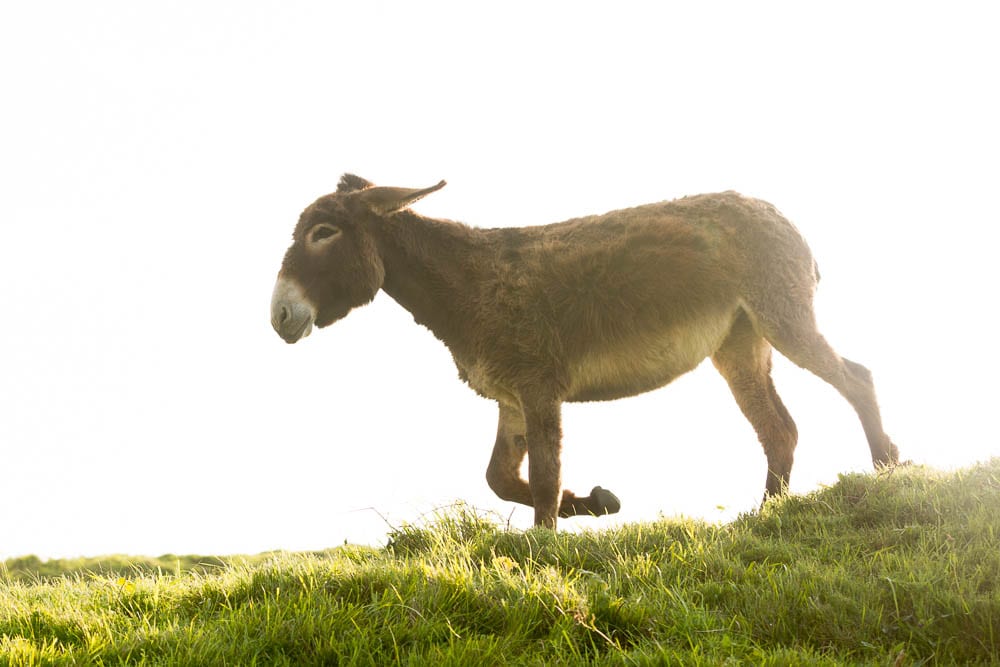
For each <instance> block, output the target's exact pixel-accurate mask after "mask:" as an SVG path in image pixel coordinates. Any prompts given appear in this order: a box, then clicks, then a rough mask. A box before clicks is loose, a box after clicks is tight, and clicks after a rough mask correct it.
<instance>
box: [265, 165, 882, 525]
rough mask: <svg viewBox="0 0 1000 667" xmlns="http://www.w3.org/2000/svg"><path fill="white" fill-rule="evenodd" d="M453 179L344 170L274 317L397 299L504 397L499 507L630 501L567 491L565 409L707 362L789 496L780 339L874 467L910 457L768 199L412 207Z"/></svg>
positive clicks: (289, 268) (305, 218) (804, 254)
mask: <svg viewBox="0 0 1000 667" xmlns="http://www.w3.org/2000/svg"><path fill="white" fill-rule="evenodd" d="M444 186H445V182H444V181H441V182H440V183H438V184H437V185H433V186H431V187H429V188H423V189H409V188H394V187H375V186H374V185H373V184H372V183H370V182H368V181H366V180H364V179H362V178H360V177H358V176H354V175H352V174H345V175H344V176H343V177H342V178H341V180H340V184H339V186H338V188H337V191H336V192H335V193H333V194H329V195H326V196H323V197H320V198H319V199H317V200H316V201H315V202H314V203H313V204H311V205H310V206H309V207H308V208H306V209H305V211H304V212H303V213H302V215H301V216H300V218H299V221H298V225H297V226H296V227H295V231H294V234H293V237H292V238H293V241H292V245H291V247H289V249H288V251H287V252H286V254H285V257H284V261H283V262H282V265H281V270H280V271H279V273H278V278H277V282H276V284H275V287H274V293H273V296H272V300H271V324H272V326H273V327H274V329H275V331H277V333H278V335H280V336H281V338H283V339H284V340H285V341H286V342H288V343H295V342H296V341H298V340H300V339H301V338H303V337H305V336H307V335H309V333H310V331H311V330H312V327H313V325H316V326H317V327H325V326H328V325H330V324H332V323H334V322H336V321H337V320H339V319H340V318H342V317H344V316H345V315H347V313H348V312H349V311H350V310H351V309H352V308H355V307H358V306H361V305H364V304H366V303H368V302H370V301H371V300H372V299H373V298H374V297H375V294H376V293H377V292H378V291H379V290H380V289H382V290H385V292H386V293H387V294H388V295H389V296H391V297H392V298H393V299H395V300H396V301H397V302H398V303H399V304H400V305H402V306H403V307H404V308H406V309H407V310H408V311H409V312H410V313H411V314H412V315H413V318H414V320H416V322H417V323H419V324H422V325H424V326H425V327H427V328H428V329H430V330H431V331H432V332H433V333H434V335H435V336H437V337H438V338H439V339H440V340H441V341H442V342H444V344H445V345H446V346H447V347H448V349H449V350H450V352H451V354H452V356H453V358H454V361H455V365H456V366H457V367H458V374H459V377H460V378H461V379H462V380H464V381H465V382H466V383H468V385H469V386H470V387H472V389H474V390H475V391H476V392H478V393H479V394H480V395H482V396H485V397H487V398H490V399H493V400H495V401H496V402H497V403H498V405H499V411H500V418H499V424H498V426H497V436H496V443H495V445H494V446H493V455H492V457H491V459H490V462H489V466H488V468H487V470H486V480H487V482H488V484H489V486H490V488H492V489H493V491H494V492H495V493H496V494H497V495H498V496H499V497H500V498H502V499H503V500H507V501H513V502H517V503H521V504H524V505H528V506H531V507H534V510H535V524H536V525H539V526H546V527H548V528H553V529H554V528H555V526H556V520H557V517H569V516H574V515H595V516H598V515H603V514H611V513H614V512H617V511H618V510H619V509H620V507H621V505H620V502H619V500H618V498H617V497H616V496H615V494H613V493H611V492H610V491H608V490H606V489H603V488H601V487H600V486H597V487H594V489H593V490H592V491H591V492H590V494H589V495H587V496H578V495H576V494H574V493H572V492H571V491H568V490H563V489H562V483H561V472H560V452H561V446H562V445H561V437H562V435H561V425H560V412H561V405H562V403H563V402H565V401H600V400H611V399H616V398H622V397H625V396H633V395H636V394H639V393H642V392H646V391H650V390H652V389H656V388H658V387H662V386H664V385H666V384H667V383H669V382H670V381H671V380H673V379H674V378H676V377H678V376H679V375H682V374H683V373H686V372H688V371H690V370H692V369H693V368H695V367H696V366H697V365H698V364H699V363H701V361H702V360H704V359H705V358H706V357H711V359H712V363H713V364H714V365H715V367H716V368H717V369H718V371H719V372H720V373H721V374H722V376H723V377H724V378H725V380H726V382H727V383H728V384H729V388H730V389H731V391H732V393H733V396H734V397H735V398H736V403H737V404H738V405H739V407H740V409H741V410H742V412H743V414H744V415H745V416H746V418H747V419H748V420H749V421H750V423H751V424H752V425H753V427H754V429H755V430H756V432H757V436H758V438H759V440H760V442H761V444H762V446H763V448H764V453H765V455H766V457H767V479H766V483H765V492H764V499H765V500H766V499H767V498H769V497H771V496H775V495H778V494H781V493H783V492H784V491H785V490H786V489H787V486H788V480H789V475H790V473H791V469H792V454H793V451H794V449H795V445H796V442H797V440H798V433H797V430H796V427H795V422H794V421H792V418H791V416H790V415H789V414H788V411H787V410H786V409H785V406H784V404H783V403H782V402H781V399H780V398H779V397H778V394H777V392H775V389H774V384H773V382H772V380H771V350H772V346H773V347H774V348H776V349H777V350H778V351H779V352H781V353H782V354H783V355H784V356H786V357H788V358H789V359H791V360H792V361H793V362H794V363H796V364H798V365H799V366H801V367H803V368H806V369H808V370H809V371H811V372H813V373H815V374H816V375H817V376H819V377H820V378H821V379H823V380H825V381H826V382H828V383H829V384H831V385H832V386H833V387H835V388H836V389H837V390H838V391H839V392H840V393H841V394H842V395H843V396H844V398H846V399H847V401H848V402H849V403H850V404H851V405H852V406H853V407H854V410H855V411H856V412H857V414H858V416H859V418H860V420H861V424H862V426H863V428H864V432H865V435H866V436H867V439H868V446H869V448H870V450H871V456H872V461H873V463H874V464H875V466H876V468H879V467H882V466H892V465H895V464H896V463H897V462H898V460H899V452H898V450H897V448H896V446H895V445H894V444H893V443H892V441H891V440H890V439H889V437H888V436H887V435H886V434H885V432H884V431H883V430H882V419H881V416H880V414H879V408H878V403H877V401H876V398H875V390H874V386H873V383H872V377H871V373H870V372H869V371H868V369H867V368H865V367H864V366H862V365H861V364H857V363H855V362H853V361H849V360H847V359H844V358H843V357H841V356H839V355H838V354H837V353H836V352H834V350H833V349H832V348H831V347H830V345H829V344H828V343H827V342H826V340H825V339H824V338H823V336H822V335H821V334H820V333H819V331H818V330H817V328H816V321H815V317H814V314H813V307H812V300H813V293H814V291H815V289H816V285H817V282H818V281H819V272H818V270H817V267H816V263H815V261H814V260H813V257H812V254H811V253H810V251H809V248H808V246H807V245H806V242H805V240H803V238H802V236H801V235H800V233H799V231H798V230H797V229H796V228H795V227H794V226H793V225H792V223H790V222H789V221H788V220H787V219H785V218H784V217H783V216H782V215H781V214H780V213H779V212H778V211H777V210H776V209H775V208H774V207H773V206H772V205H771V204H768V203H766V202H763V201H760V200H757V199H751V198H747V197H744V196H741V195H739V194H737V193H735V192H724V193H721V194H706V195H698V196H694V197H685V198H683V199H678V200H675V201H669V202H661V203H657V204H648V205H645V206H639V207H636V208H629V209H623V210H619V211H612V212H610V213H606V214H604V215H598V216H590V217H585V218H578V219H573V220H568V221H565V222H560V223H556V224H550V225H543V226H536V227H511V228H502V229H479V228H475V227H469V226H467V225H464V224H461V223H457V222H452V221H447V220H435V219H431V218H426V217H423V216H420V215H418V214H416V213H413V212H412V211H410V210H408V209H409V207H410V206H411V205H412V204H413V203H414V202H416V201H417V200H419V199H421V198H422V197H425V196H426V195H429V194H431V193H432V192H435V191H437V190H440V189H441V188H442V187H444ZM525 456H527V457H528V479H527V480H524V479H523V478H522V477H521V473H520V470H521V464H522V462H523V460H524V457H525Z"/></svg>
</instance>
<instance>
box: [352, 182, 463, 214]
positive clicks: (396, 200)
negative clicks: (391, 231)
mask: <svg viewBox="0 0 1000 667" xmlns="http://www.w3.org/2000/svg"><path fill="white" fill-rule="evenodd" d="M445 185H447V183H445V182H444V181H441V182H440V183H438V184H437V185H432V186H431V187H429V188H423V189H422V190H421V189H412V188H371V189H369V190H365V191H364V192H362V193H361V200H362V201H363V202H364V203H365V204H366V205H367V206H368V208H370V209H371V210H373V211H375V212H376V213H380V214H382V215H389V214H390V213H395V212H396V211H402V210H403V209H404V208H407V207H408V206H410V205H412V204H413V203H415V202H416V201H417V200H419V199H422V198H424V197H426V196H427V195H429V194H430V193H432V192H437V191H438V190H440V189H441V188H443V187H444V186H445Z"/></svg>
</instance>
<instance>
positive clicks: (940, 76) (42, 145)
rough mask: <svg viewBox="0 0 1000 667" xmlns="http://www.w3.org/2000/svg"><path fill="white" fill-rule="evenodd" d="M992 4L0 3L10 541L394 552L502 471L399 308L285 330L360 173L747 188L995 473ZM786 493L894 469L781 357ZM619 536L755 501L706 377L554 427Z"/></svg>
mask: <svg viewBox="0 0 1000 667" xmlns="http://www.w3.org/2000/svg"><path fill="white" fill-rule="evenodd" d="M996 27H997V23H996V19H995V17H994V16H993V13H992V9H988V8H987V5H986V4H977V3H965V2H959V3H952V4H949V5H947V7H946V6H945V5H932V4H925V3H916V4H914V3H879V4H871V3H851V2H848V3H838V4H836V5H830V6H822V7H821V6H818V5H812V4H805V3H792V2H775V3H753V6H751V4H750V3H736V2H732V3H725V2H723V3H718V2H706V3H698V4H697V5H690V6H688V5H684V6H678V7H674V6H673V3H632V2H624V3H616V4H615V5H614V7H613V8H612V7H611V5H608V4H607V3H589V2H583V3H580V2H573V3H569V2H554V3H522V2H513V3H504V4H502V5H482V4H480V3H457V2H456V3H436V2H431V3H403V2H373V3H350V4H344V5H343V6H341V4H340V3H320V2H303V3H287V4H285V5H283V6H282V7H281V8H280V9H279V8H277V6H276V5H273V4H270V3H260V2H242V3H235V2H211V1H210V2H200V3H187V4H183V5H175V6H169V7H168V6H166V5H155V6H154V5H149V4H146V3H134V2H123V1H115V2H98V3H71V2H38V3H14V4H10V3H9V4H8V6H5V8H4V9H3V10H2V12H0V56H2V61H3V63H4V65H3V66H2V69H0V82H2V86H3V88H2V89H3V91H4V104H3V105H2V106H0V121H2V122H0V174H2V182H3V184H4V185H3V187H2V188H0V284H2V285H3V287H2V289H0V313H2V315H0V318H2V320H0V321H2V323H3V327H2V328H0V363H2V368H0V448H2V451H3V459H4V466H3V472H2V480H3V481H2V483H0V557H10V556H17V555H23V554H38V555H40V556H43V557H63V556H76V555H99V554H107V553H132V554H162V553H202V554H230V553H256V552H260V551H264V550H268V549H289V550H301V549H321V548H326V547H331V546H336V545H338V544H342V543H343V542H344V541H345V540H346V541H350V542H358V543H372V544H377V543H384V540H385V534H386V532H387V530H388V526H387V524H386V522H385V521H388V522H389V523H390V524H392V525H399V524H400V523H402V522H404V521H411V522H412V521H419V520H420V519H421V516H422V515H423V514H424V513H426V512H428V511H430V510H432V509H433V508H436V507H441V506H445V505H448V504H450V503H453V502H455V501H456V500H459V499H461V500H463V501H465V502H467V503H469V504H471V505H473V506H475V507H477V508H481V509H483V510H485V511H493V512H496V513H497V515H498V516H499V517H501V518H502V520H504V521H506V520H507V517H510V521H511V524H512V525H514V526H516V527H519V528H524V527H528V526H530V524H531V521H532V512H531V510H530V509H529V508H525V507H520V506H515V505H512V504H510V503H505V502H503V501H501V500H499V499H498V498H496V497H495V496H494V495H493V494H492V492H491V491H490V489H489V488H488V487H487V485H486V481H485V470H486V464H487V462H488V460H489V456H490V452H491V449H492V446H493V440H494V436H495V430H496V407H495V405H494V404H493V403H491V402H490V401H486V400H484V399H482V398H479V397H478V396H477V395H476V394H475V393H474V392H472V391H471V390H470V389H469V388H468V387H466V386H465V385H463V384H462V383H461V382H460V381H459V380H458V377H457V372H456V370H455V367H454V365H453V364H452V361H451V358H450V355H449V353H448V351H447V350H446V348H445V347H444V346H443V345H442V344H441V343H440V342H439V341H437V340H436V339H435V338H434V336H433V335H432V334H431V333H430V332H429V331H427V330H426V329H424V328H422V327H419V326H418V325H416V324H414V322H413V320H412V318H411V316H410V315H409V314H408V313H407V312H406V311H404V310H403V309H402V308H401V307H400V306H398V305H397V304H396V303H395V302H393V301H392V300H391V299H390V298H389V297H387V296H386V295H385V294H379V296H378V297H377V298H376V299H375V301H374V303H372V304H371V305H369V306H367V307H365V308H362V309H358V310H356V311H354V312H352V313H351V314H350V315H349V316H348V317H347V318H345V319H344V320H343V321H341V322H338V323H336V324H335V325H333V326H331V327H329V328H327V329H323V330H320V331H314V332H313V334H312V335H311V336H310V337H309V338H308V339H306V340H304V341H302V342H300V343H298V344H296V345H291V346H290V345H286V344H285V343H284V342H282V341H281V340H280V339H279V338H278V336H277V335H276V334H275V333H274V331H273V330H272V328H271V326H270V323H269V312H268V307H269V301H270V296H271V289H272V286H273V283H274V279H275V275H276V273H277V270H278V268H279V265H280V262H281V258H282V256H283V254H284V252H285V249H286V248H287V247H288V244H289V242H290V237H291V232H292V229H293V227H294V225H295V222H296V220H297V218H298V215H299V213H300V212H301V211H302V209H303V208H305V207H306V206H307V205H308V204H309V203H311V202H312V201H313V200H314V199H315V198H316V197H318V196H320V195H322V194H325V193H328V192H331V191H333V190H334V189H335V188H336V184H337V181H338V179H339V177H340V175H341V174H342V173H344V172H353V173H357V174H359V175H360V176H362V177H364V178H367V179H369V180H371V181H374V182H375V183H377V184H379V185H391V186H401V187H426V186H429V185H432V184H434V183H436V182H438V181H439V180H440V179H442V178H444V179H447V181H448V186H447V187H446V188H444V189H443V190H441V191H440V192H436V193H434V194H432V195H430V196H429V197H427V199H425V200H423V201H421V202H419V203H418V204H416V206H415V207H414V208H415V210H416V211H418V212H420V213H422V214H424V215H429V216H434V217H444V218H449V219H454V220H461V221H463V222H467V223H469V224H472V225H476V226H482V227H498V226H519V225H535V224H543V223H547V222H555V221H559V220H563V219H566V218H570V217H574V216H579V215H585V214H592V213H603V212H605V211H609V210H613V209H617V208H623V207H627V206H634V205H639V204H645V203H649V202H654V201H661V200H668V199H673V198H676V197H681V196H684V195H689V194H697V193H700V192H714V191H722V190H729V189H733V190H738V191H740V192H742V193H743V194H746V195H748V196H753V197H759V198H761V199H764V200H767V201H769V202H771V203H773V204H774V205H775V206H776V207H777V208H778V209H779V210H781V211H782V213H784V214H785V215H786V216H787V217H788V218H789V219H790V220H792V221H793V222H794V223H795V224H796V226H797V227H798V228H799V229H800V230H801V231H802V233H803V235H804V237H805V238H806V240H807V241H808V242H809V244H810V246H811V248H812V250H813V253H814V255H815V256H816V258H817V260H818V263H819V267H820V271H821V274H822V281H821V283H820V288H819V291H818V294H817V298H816V310H817V313H818V317H819V322H820V329H821V331H823V333H824V335H825V336H826V337H827V339H829V340H830V342H831V343H832V345H833V346H834V348H835V349H836V350H837V351H838V352H840V353H841V354H843V355H844V356H846V357H849V358H851V359H854V360H856V361H858V362H860V363H863V364H865V365H866V366H868V367H869V368H870V369H871V370H872V372H873V374H874V377H875V385H876V389H877V391H878V395H879V399H880V404H881V406H882V411H883V419H884V422H885V427H886V431H887V432H888V433H889V435H890V436H892V438H893V440H894V441H895V442H896V443H897V444H898V445H899V448H900V452H901V455H902V457H903V458H904V459H910V460H913V461H914V462H916V463H921V464H927V465H932V466H939V467H944V468H953V467H959V466H964V465H968V464H971V463H973V462H975V461H979V460H984V459H988V458H990V457H991V456H997V455H1000V438H998V435H997V431H996V428H995V426H994V424H993V416H994V414H995V410H996V408H995V403H996V399H997V395H998V392H997V389H996V386H995V385H994V384H993V381H994V379H995V378H996V377H997V376H998V374H1000V362H998V360H997V356H996V355H995V354H993V353H991V352H990V350H991V349H992V345H993V344H994V341H993V338H994V336H995V332H996V324H997V320H998V317H997V314H996V308H995V300H996V296H995V294H994V292H995V286H996V284H997V279H996V276H995V273H994V270H995V268H996V267H995V264H996V259H995V255H996V241H995V231H996V230H997V229H998V228H1000V224H998V223H1000V220H998V214H997V210H998V209H997V206H996V203H995V201H994V200H995V192H996V189H997V187H998V184H1000V163H998V158H997V156H998V155H1000V132H998V124H997V118H1000V103H998V99H997V95H998V94H997V86H996V64H997V63H998V62H1000V44H998V41H997V39H996ZM775 365H776V368H775V371H774V376H775V384H776V386H777V389H778V392H779V393H780V394H781V396H782V398H783V400H784V402H785V403H786V405H787V406H788V409H789V411H790V413H791V414H792V416H793V417H794V419H795V421H796V423H797V425H798V429H799V444H798V448H797V450H796V465H795V467H794V468H793V471H792V480H791V490H792V492H794V493H808V492H809V491H811V490H814V489H816V488H818V487H819V486H820V485H822V484H829V483H832V482H834V481H836V479H837V475H838V474H840V473H845V472H852V471H870V470H871V461H870V455H869V450H868V445H867V442H866V441H865V438H864V435H863V433H862V431H861V428H860V424H859V423H858V420H857V418H856V416H855V415H854V413H853V412H852V411H851V408H850V407H849V405H848V404H847V403H846V402H845V401H844V400H843V399H842V398H841V397H840V396H839V395H837V394H836V392H835V391H834V390H833V389H832V388H830V387H829V386H828V385H826V384H825V383H823V382H822V381H820V380H819V379H817V378H815V377H814V376H812V375H810V374H809V373H808V372H806V371H804V370H801V369H799V368H797V367H795V366H793V365H792V364H790V363H789V362H787V361H786V360H784V359H782V358H776V360H775ZM563 429H564V439H563V443H564V446H563V462H564V483H565V485H566V487H567V488H570V489H573V490H575V491H578V492H581V493H584V494H585V493H586V492H588V491H589V490H590V488H591V487H592V486H594V485H597V484H599V485H601V486H604V487H606V488H608V489H611V490H612V491H614V492H615V493H616V494H617V495H618V496H619V497H620V498H621V500H622V511H621V513H620V514H618V515H615V516H613V517H605V518H601V519H590V518H578V519H573V520H570V521H563V522H562V523H561V524H560V527H561V528H565V529H580V528H600V527H604V526H609V525H614V523H616V522H622V521H640V520H655V519H656V518H657V517H658V516H659V515H661V514H665V515H675V514H684V515H688V516H697V517H704V518H705V519H707V520H710V521H717V520H728V519H731V518H733V517H735V516H736V515H737V514H738V513H740V512H746V511H751V510H753V509H754V508H755V507H756V506H757V504H758V503H759V501H760V497H761V494H762V493H763V488H764V477H765V459H764V456H763V452H762V450H761V447H760V445H759V444H758V443H757V440H756V436H755V434H754V432H753V430H752V429H751V427H750V425H749V424H748V423H747V422H746V420H745V419H744V418H743V417H742V415H741V414H740V411H739V409H738V408H737V406H736V404H735V402H734V401H733V399H732V396H731V395H730V393H729V390H728V388H727V387H726V384H725V382H724V381H723V379H722V378H721V377H720V376H719V375H718V374H717V373H716V372H715V370H714V369H713V368H712V366H711V364H710V363H704V364H702V366H700V367H699V368H698V369H697V370H695V371H694V372H692V373H690V374H688V375H686V376H684V377H682V378H680V379H679V380H677V381H676V382H674V383H673V384H671V385H669V386H668V387H666V388H664V389H661V390H658V391H656V392H652V393H649V394H645V395H643V396H639V397H635V398H630V399H625V400H621V401H616V402H611V403H593V404H571V405H566V406H565V408H564V412H563Z"/></svg>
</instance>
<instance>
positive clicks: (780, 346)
mask: <svg viewBox="0 0 1000 667" xmlns="http://www.w3.org/2000/svg"><path fill="white" fill-rule="evenodd" d="M785 312H789V311H785ZM754 314H755V315H756V316H757V318H758V324H759V325H760V327H761V328H762V330H763V332H764V336H765V337H766V338H767V339H768V340H769V341H770V342H771V344H772V345H774V347H775V348H776V349H777V350H778V351H779V352H781V353H782V354H783V355H785V356H786V357H787V358H788V359H790V360H791V361H792V362H793V363H795V364H797V365H798V366H801V367H802V368H805V369H806V370H808V371H811V372H812V373H814V374H815V375H817V376H818V377H820V378H821V379H823V380H825V381H826V382H828V383H829V384H831V385H832V386H833V387H834V388H836V390H837V391H839V392H840V394H841V395H842V396H843V397H844V398H846V399H847V401H848V402H849V403H850V404H851V406H852V407H853V408H854V411H855V412H856V413H857V414H858V417H859V418H860V419H861V426H862V427H863V428H864V431H865V436H866V437H867V438H868V448H869V449H870V450H871V455H872V463H874V464H875V467H876V468H878V467H882V466H892V465H896V464H897V463H899V450H898V449H897V448H896V445H894V444H893V443H892V440H890V439H889V436H888V435H886V433H885V431H884V430H883V429H882V414H881V412H880V411H879V407H878V400H877V399H876V398H875V385H874V383H873V382H872V374H871V372H870V371H869V370H868V369H867V368H865V367H864V366H862V365H861V364H858V363H855V362H853V361H850V360H848V359H844V358H843V357H841V356H840V355H839V354H837V353H836V352H835V351H834V350H833V348H832V347H830V344H829V343H828V342H827V341H826V339H825V338H824V337H823V335H822V334H821V333H820V332H819V331H818V329H817V328H816V320H815V317H814V315H813V312H812V304H811V303H807V304H805V305H804V306H802V307H800V308H798V309H797V316H794V317H773V316H772V315H771V313H769V312H768V311H767V310H764V311H763V312H760V311H755V313H754Z"/></svg>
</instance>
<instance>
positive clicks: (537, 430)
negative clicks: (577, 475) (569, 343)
mask: <svg viewBox="0 0 1000 667" xmlns="http://www.w3.org/2000/svg"><path fill="white" fill-rule="evenodd" d="M522 405H523V412H524V426H525V433H524V436H525V441H526V444H527V446H528V486H529V488H530V489H531V500H532V505H534V507H535V525H536V526H545V527H546V528H552V529H553V530H555V527H556V517H558V516H559V501H560V499H561V495H562V467H561V462H560V460H559V456H560V453H561V449H562V425H561V417H560V415H561V406H560V404H559V402H558V401H556V400H551V399H533V400H523V399H522Z"/></svg>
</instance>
